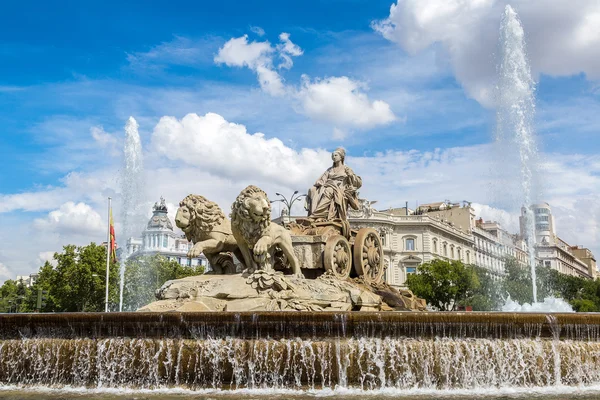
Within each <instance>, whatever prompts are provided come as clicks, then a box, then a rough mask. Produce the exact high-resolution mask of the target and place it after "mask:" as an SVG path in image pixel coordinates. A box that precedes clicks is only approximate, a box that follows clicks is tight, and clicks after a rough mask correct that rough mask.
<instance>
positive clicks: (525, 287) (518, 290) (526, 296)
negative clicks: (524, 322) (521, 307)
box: [501, 257, 533, 304]
mask: <svg viewBox="0 0 600 400" xmlns="http://www.w3.org/2000/svg"><path fill="white" fill-rule="evenodd" d="M504 270H505V272H506V275H505V276H504V279H503V280H502V282H501V287H502V292H503V293H504V294H505V295H509V296H510V298H511V299H512V300H514V301H516V302H518V303H519V304H524V303H532V302H533V286H532V284H531V272H530V270H529V268H523V267H522V266H521V265H520V264H519V263H518V261H517V259H516V258H514V257H507V258H506V259H505V260H504Z"/></svg>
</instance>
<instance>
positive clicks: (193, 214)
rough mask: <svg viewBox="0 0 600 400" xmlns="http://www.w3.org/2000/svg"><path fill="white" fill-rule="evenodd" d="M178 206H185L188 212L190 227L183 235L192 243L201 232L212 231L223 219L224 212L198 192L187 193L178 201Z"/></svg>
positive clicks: (197, 239) (197, 238)
mask: <svg viewBox="0 0 600 400" xmlns="http://www.w3.org/2000/svg"><path fill="white" fill-rule="evenodd" d="M179 207H187V209H188V210H189V212H190V225H191V226H192V228H191V229H189V230H188V231H187V232H186V233H185V237H186V238H187V240H189V241H191V242H193V243H196V242H198V241H199V240H200V238H199V237H198V236H199V235H201V234H202V232H210V231H212V229H213V228H214V227H215V226H217V225H219V224H220V223H221V222H223V219H225V214H224V213H223V210H221V208H220V207H219V205H218V204H217V203H215V202H212V201H210V200H208V199H207V198H205V197H203V196H200V195H198V194H190V195H187V196H186V197H185V198H184V199H183V200H181V201H180V202H179Z"/></svg>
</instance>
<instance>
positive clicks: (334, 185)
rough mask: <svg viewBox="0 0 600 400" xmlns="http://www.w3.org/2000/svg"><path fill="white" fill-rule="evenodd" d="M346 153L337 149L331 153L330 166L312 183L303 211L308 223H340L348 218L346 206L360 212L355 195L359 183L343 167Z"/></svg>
mask: <svg viewBox="0 0 600 400" xmlns="http://www.w3.org/2000/svg"><path fill="white" fill-rule="evenodd" d="M345 158H346V150H344V149H343V148H341V147H340V148H337V149H336V150H335V151H334V152H333V153H331V159H332V160H333V165H332V166H331V167H329V168H327V171H325V173H323V175H321V177H320V178H319V179H318V180H317V181H316V182H315V184H314V185H313V187H311V188H310V189H309V191H308V195H307V196H306V210H307V211H308V217H309V218H311V219H315V220H316V219H322V220H328V221H331V220H334V219H341V220H343V221H345V220H347V218H348V215H347V214H348V206H350V207H352V208H353V209H355V210H357V209H358V208H359V203H358V198H357V195H356V191H357V190H358V189H360V187H361V186H362V179H361V178H360V176H358V175H356V174H355V173H354V171H352V169H351V168H350V167H348V166H346V165H344V159H345Z"/></svg>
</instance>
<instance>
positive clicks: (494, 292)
mask: <svg viewBox="0 0 600 400" xmlns="http://www.w3.org/2000/svg"><path fill="white" fill-rule="evenodd" d="M470 267H471V268H472V269H473V272H474V273H475V274H476V275H477V278H478V280H479V287H478V288H476V289H474V290H473V296H472V297H471V299H470V301H469V304H465V305H471V306H472V307H473V311H494V310H499V309H500V307H501V306H502V304H503V302H504V301H503V299H502V295H501V293H500V286H501V283H502V282H501V279H498V278H495V277H494V276H493V275H492V274H491V273H490V271H489V270H487V269H485V268H481V267H478V266H474V265H473V266H470Z"/></svg>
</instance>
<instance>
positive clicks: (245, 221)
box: [231, 185, 303, 277]
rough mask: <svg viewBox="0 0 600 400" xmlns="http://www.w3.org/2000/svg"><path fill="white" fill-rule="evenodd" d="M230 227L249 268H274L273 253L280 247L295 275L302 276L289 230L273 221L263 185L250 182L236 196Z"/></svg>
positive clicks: (232, 207)
mask: <svg viewBox="0 0 600 400" xmlns="http://www.w3.org/2000/svg"><path fill="white" fill-rule="evenodd" d="M231 231H232V232H233V236H234V237H235V240H236V241H237V244H238V247H239V249H240V251H241V253H242V257H243V258H244V264H245V265H246V267H247V268H248V269H249V270H250V271H252V270H257V269H262V270H271V269H273V265H272V263H273V259H274V253H275V251H276V250H281V251H282V252H283V254H284V255H285V257H286V258H287V262H288V263H289V265H290V267H291V268H292V271H293V273H294V275H296V276H298V277H302V276H303V275H302V272H301V271H300V263H299V262H298V259H297V258H296V256H295V255H294V250H293V248H292V237H291V236H290V232H289V231H288V230H286V229H285V228H284V227H283V226H281V225H278V224H272V223H271V203H270V202H269V199H268V197H267V194H266V193H265V192H264V191H263V190H262V189H260V188H258V187H256V186H252V185H250V186H248V187H247V188H245V189H244V190H242V191H241V193H240V194H239V196H238V197H237V198H236V199H235V202H234V203H233V205H232V206H231Z"/></svg>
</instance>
